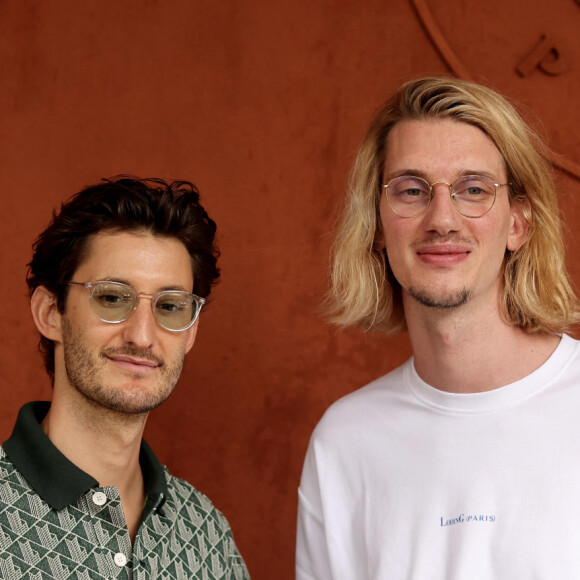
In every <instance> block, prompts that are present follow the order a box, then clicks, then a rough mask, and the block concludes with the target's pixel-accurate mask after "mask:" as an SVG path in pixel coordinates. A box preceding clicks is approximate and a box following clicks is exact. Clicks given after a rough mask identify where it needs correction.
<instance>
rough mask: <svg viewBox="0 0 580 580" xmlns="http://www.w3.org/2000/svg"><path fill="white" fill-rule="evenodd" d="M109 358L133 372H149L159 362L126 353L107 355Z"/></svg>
mask: <svg viewBox="0 0 580 580" xmlns="http://www.w3.org/2000/svg"><path fill="white" fill-rule="evenodd" d="M107 358H108V359H109V360H111V361H112V362H114V363H116V364H118V365H119V366H122V367H124V368H126V369H128V370H131V371H133V372H142V373H143V372H150V371H152V370H154V369H156V368H158V367H159V366H161V365H160V363H158V362H156V361H153V360H150V359H144V358H136V357H131V356H126V355H109V356H107Z"/></svg>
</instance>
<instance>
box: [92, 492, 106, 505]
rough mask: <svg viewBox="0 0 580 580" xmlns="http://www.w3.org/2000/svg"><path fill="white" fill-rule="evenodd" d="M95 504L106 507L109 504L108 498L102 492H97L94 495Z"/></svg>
mask: <svg viewBox="0 0 580 580" xmlns="http://www.w3.org/2000/svg"><path fill="white" fill-rule="evenodd" d="M93 503H94V504H95V505H105V504H106V503H107V496H106V495H105V494H104V493H103V492H102V491H97V492H96V493H94V494H93Z"/></svg>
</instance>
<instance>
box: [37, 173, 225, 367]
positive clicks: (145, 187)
mask: <svg viewBox="0 0 580 580" xmlns="http://www.w3.org/2000/svg"><path fill="white" fill-rule="evenodd" d="M107 230H109V231H143V230H144V231H147V232H150V233H152V234H156V235H160V236H167V237H172V238H176V239H177V240H179V241H180V242H182V243H183V245H184V246H185V247H186V248H187V251H188V252H189V255H190V257H191V264H192V268H193V277H194V286H193V293H194V294H197V295H198V296H203V297H204V298H206V297H207V296H208V295H209V293H210V292H211V288H212V286H213V285H214V284H215V283H216V282H217V280H218V278H219V275H220V274H219V269H218V268H217V259H218V256H219V251H218V249H217V248H216V246H215V233H216V224H215V222H214V221H213V220H212V219H211V218H210V217H209V216H208V215H207V213H206V211H205V209H204V208H203V207H202V206H201V204H200V202H199V191H198V190H197V188H196V187H195V186H194V185H193V184H192V183H190V182H189V181H174V182H172V183H167V182H165V181H163V180H162V179H138V178H136V177H131V176H118V177H114V178H111V179H104V180H103V181H102V182H101V183H98V184H97V185H92V186H89V187H86V188H84V189H82V190H81V191H80V192H78V193H77V194H75V195H73V196H72V197H71V198H70V199H69V200H67V201H66V202H64V203H63V204H62V205H61V209H60V212H59V213H58V214H57V213H56V211H55V212H53V217H52V221H51V222H50V224H49V226H48V227H47V228H46V229H45V230H44V231H43V232H42V233H41V234H40V235H39V236H38V238H37V239H36V241H35V242H34V245H33V255H32V260H31V261H30V263H29V264H28V274H27V277H26V282H27V284H28V289H29V292H30V295H32V294H33V292H34V291H35V290H36V288H37V287H38V286H44V287H45V288H46V289H47V290H48V291H50V292H51V293H52V294H54V296H55V297H56V305H57V308H58V311H59V312H60V313H64V309H65V303H66V297H67V290H68V286H67V283H68V282H70V281H71V280H72V277H73V275H74V273H75V272H76V270H77V268H78V267H79V265H80V264H81V262H82V261H83V260H84V258H85V257H86V252H87V242H88V240H89V238H90V236H91V235H93V234H96V233H98V232H102V231H107ZM39 349H40V351H41V353H42V355H43V357H44V364H45V367H46V370H47V372H48V374H49V375H50V376H51V378H54V343H53V341H52V340H49V339H47V338H46V337H44V336H41V338H40V343H39Z"/></svg>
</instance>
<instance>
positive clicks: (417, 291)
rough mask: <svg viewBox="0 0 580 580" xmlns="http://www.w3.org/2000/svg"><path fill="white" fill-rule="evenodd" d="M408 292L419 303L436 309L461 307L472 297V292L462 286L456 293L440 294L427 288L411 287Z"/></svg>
mask: <svg viewBox="0 0 580 580" xmlns="http://www.w3.org/2000/svg"><path fill="white" fill-rule="evenodd" d="M407 293H408V294H409V296H410V297H411V298H413V299H414V300H415V301H416V302H418V303H419V304H421V305H423V306H425V307H427V308H433V309H435V310H452V309H454V308H460V307H461V306H463V305H464V304H466V303H467V302H469V300H470V299H471V296H472V293H471V291H469V290H468V289H467V288H462V289H461V290H459V291H457V292H455V293H449V292H447V293H444V292H441V293H439V294H437V293H435V292H433V291H431V290H428V289H426V288H409V289H408V290H407Z"/></svg>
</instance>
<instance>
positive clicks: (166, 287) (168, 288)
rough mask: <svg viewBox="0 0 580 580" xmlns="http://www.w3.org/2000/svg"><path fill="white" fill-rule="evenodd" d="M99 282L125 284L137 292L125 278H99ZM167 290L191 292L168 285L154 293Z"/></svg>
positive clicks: (177, 286) (180, 287) (181, 287)
mask: <svg viewBox="0 0 580 580" xmlns="http://www.w3.org/2000/svg"><path fill="white" fill-rule="evenodd" d="M98 281H99V282H117V283H119V284H125V285H126V286H130V287H131V288H133V290H135V291H137V289H136V288H135V286H133V284H131V282H129V281H128V280H127V279H126V278H118V277H116V276H109V277H105V278H99V280H98ZM168 290H179V291H180V292H187V293H188V294H189V293H191V290H188V289H187V288H185V287H183V286H181V285H180V284H169V285H167V286H162V287H161V288H158V289H157V290H155V292H167V291H168Z"/></svg>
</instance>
